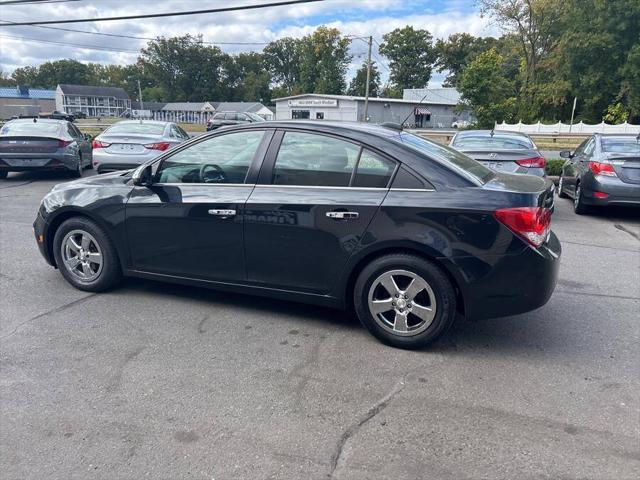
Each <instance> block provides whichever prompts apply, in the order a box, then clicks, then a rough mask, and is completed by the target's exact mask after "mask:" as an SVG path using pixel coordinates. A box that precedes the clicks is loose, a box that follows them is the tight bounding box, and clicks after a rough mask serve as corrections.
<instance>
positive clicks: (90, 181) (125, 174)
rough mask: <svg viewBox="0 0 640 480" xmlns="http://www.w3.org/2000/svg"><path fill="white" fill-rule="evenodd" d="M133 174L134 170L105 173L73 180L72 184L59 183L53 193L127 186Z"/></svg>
mask: <svg viewBox="0 0 640 480" xmlns="http://www.w3.org/2000/svg"><path fill="white" fill-rule="evenodd" d="M131 172H133V170H126V171H118V172H112V173H104V174H101V175H92V176H90V177H84V178H79V179H78V180H73V181H71V182H64V183H59V184H58V185H56V186H55V187H53V189H52V190H51V191H52V192H56V191H58V190H68V189H72V188H84V187H99V186H105V187H111V186H117V185H125V184H127V182H129V181H130V180H131Z"/></svg>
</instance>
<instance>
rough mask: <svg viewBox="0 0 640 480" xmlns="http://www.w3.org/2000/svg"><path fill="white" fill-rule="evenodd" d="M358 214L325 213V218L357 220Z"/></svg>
mask: <svg viewBox="0 0 640 480" xmlns="http://www.w3.org/2000/svg"><path fill="white" fill-rule="evenodd" d="M359 215H360V214H359V213H358V212H327V217H329V218H336V219H345V218H358V216H359Z"/></svg>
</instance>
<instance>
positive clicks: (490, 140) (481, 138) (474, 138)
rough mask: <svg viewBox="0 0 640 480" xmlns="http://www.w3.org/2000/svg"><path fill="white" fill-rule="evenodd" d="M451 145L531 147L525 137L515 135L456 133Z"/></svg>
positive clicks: (508, 147) (498, 147) (520, 148)
mask: <svg viewBox="0 0 640 480" xmlns="http://www.w3.org/2000/svg"><path fill="white" fill-rule="evenodd" d="M453 146H454V147H456V148H496V149H507V150H508V149H512V150H527V149H530V148H533V143H532V142H531V141H530V140H529V139H528V138H526V137H519V136H515V135H499V134H494V135H493V136H491V135H489V134H486V135H457V136H456V138H455V141H454V142H453Z"/></svg>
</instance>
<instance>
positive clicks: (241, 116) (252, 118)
mask: <svg viewBox="0 0 640 480" xmlns="http://www.w3.org/2000/svg"><path fill="white" fill-rule="evenodd" d="M264 121H265V119H264V118H262V117H261V116H260V115H256V114H255V113H251V112H244V113H243V112H218V113H216V114H215V115H214V116H213V118H212V119H211V120H209V121H208V122H207V132H210V131H211V130H216V129H218V128H220V127H226V126H228V125H241V124H244V123H255V122H264Z"/></svg>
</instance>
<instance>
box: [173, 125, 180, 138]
mask: <svg viewBox="0 0 640 480" xmlns="http://www.w3.org/2000/svg"><path fill="white" fill-rule="evenodd" d="M171 136H172V137H173V138H180V137H182V135H180V132H179V131H178V127H176V126H175V125H171Z"/></svg>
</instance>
